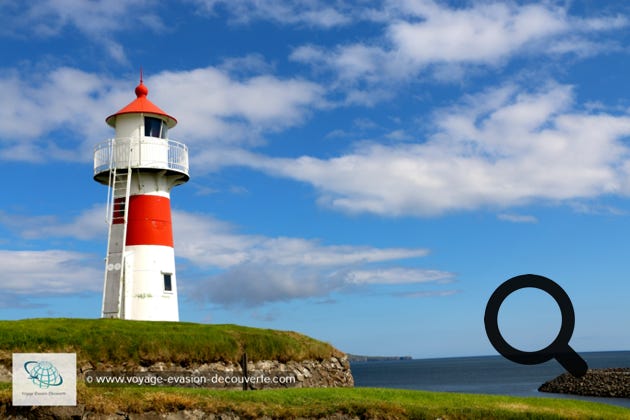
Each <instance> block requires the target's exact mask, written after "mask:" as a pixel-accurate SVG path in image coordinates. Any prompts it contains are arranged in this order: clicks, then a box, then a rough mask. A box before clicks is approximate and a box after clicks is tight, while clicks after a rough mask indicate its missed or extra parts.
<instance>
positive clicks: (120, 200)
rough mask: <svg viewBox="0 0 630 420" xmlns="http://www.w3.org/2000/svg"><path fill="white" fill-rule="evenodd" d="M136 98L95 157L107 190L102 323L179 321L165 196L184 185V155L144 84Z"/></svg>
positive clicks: (114, 120) (113, 120) (170, 122)
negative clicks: (109, 319) (169, 132)
mask: <svg viewBox="0 0 630 420" xmlns="http://www.w3.org/2000/svg"><path fill="white" fill-rule="evenodd" d="M135 92H136V96H137V98H136V99H135V100H134V101H133V102H131V103H130V104H129V105H127V106H126V107H124V108H122V109H121V110H120V111H118V112H117V113H115V114H113V115H110V116H109V117H107V119H106V120H105V121H106V122H107V124H109V125H110V126H112V127H113V128H114V129H115V130H116V134H115V137H114V138H113V139H110V140H107V141H105V142H103V143H100V144H98V145H97V146H96V148H95V151H94V179H95V180H96V181H97V182H99V183H101V184H104V185H107V186H109V190H108V200H107V201H108V206H107V218H108V225H109V234H108V244H107V258H106V262H105V284H104V287H103V310H102V316H103V318H121V319H136V320H150V321H179V309H178V305H177V277H176V275H175V252H174V248H173V228H172V225H171V206H170V191H171V188H173V187H174V186H176V185H180V184H183V183H185V182H187V181H188V179H189V176H188V148H187V147H186V146H185V145H184V144H182V143H179V142H176V141H174V140H170V139H169V138H168V130H169V129H170V128H173V127H174V126H175V124H177V120H175V118H173V117H172V116H170V115H168V114H167V113H165V112H164V111H162V110H161V109H160V108H158V107H157V106H156V105H154V104H153V103H152V102H151V101H149V100H148V99H147V95H148V93H149V90H148V89H147V87H146V86H145V85H144V84H143V82H142V76H140V84H139V85H138V86H137V87H136V90H135Z"/></svg>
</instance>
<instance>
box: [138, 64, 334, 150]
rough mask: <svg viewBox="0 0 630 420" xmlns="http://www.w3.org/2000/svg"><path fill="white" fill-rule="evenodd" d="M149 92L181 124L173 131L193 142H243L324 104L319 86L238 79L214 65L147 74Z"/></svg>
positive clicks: (287, 124) (295, 121)
mask: <svg viewBox="0 0 630 420" xmlns="http://www.w3.org/2000/svg"><path fill="white" fill-rule="evenodd" d="M147 85H148V86H149V89H150V93H149V94H150V97H151V99H152V100H153V101H155V103H156V104H165V105H164V107H166V104H168V110H166V109H165V111H167V112H169V113H171V114H172V115H174V116H175V117H176V118H178V120H179V122H180V123H181V125H180V126H178V127H177V128H176V129H175V130H177V134H175V132H173V135H176V136H182V137H183V138H186V139H190V140H192V141H193V142H194V141H201V140H203V141H208V139H210V141H215V142H216V141H224V142H234V141H237V142H240V141H242V140H243V139H252V138H253V139H257V137H258V136H259V135H260V134H261V133H263V132H268V131H277V130H281V129H285V128H287V127H290V126H293V125H295V124H298V123H300V122H301V121H302V120H303V119H304V118H305V116H306V115H307V113H308V111H309V109H311V108H316V107H318V106H323V105H324V103H323V98H322V97H323V94H324V90H323V88H322V87H321V86H319V85H317V84H315V83H312V82H309V81H306V80H302V79H298V78H291V79H279V78H277V77H274V76H271V75H259V76H253V77H250V78H248V79H244V80H235V79H232V78H231V76H230V75H229V74H227V73H225V72H223V71H221V70H218V69H216V68H213V67H208V68H202V69H196V70H192V71H182V72H171V71H165V72H162V73H160V74H157V75H155V76H152V77H150V78H149V79H148V81H147Z"/></svg>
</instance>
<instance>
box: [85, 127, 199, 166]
mask: <svg viewBox="0 0 630 420" xmlns="http://www.w3.org/2000/svg"><path fill="white" fill-rule="evenodd" d="M129 166H131V167H132V168H156V169H170V170H173V171H177V172H183V173H184V174H186V175H188V147H186V145H185V144H183V143H180V142H178V141H175V140H167V139H158V138H155V137H146V136H143V137H140V138H137V137H132V138H130V137H126V138H114V139H109V140H106V141H104V142H102V143H99V144H97V145H96V147H95V148H94V174H95V175H96V174H99V173H101V172H105V171H108V170H111V169H114V168H127V167H129Z"/></svg>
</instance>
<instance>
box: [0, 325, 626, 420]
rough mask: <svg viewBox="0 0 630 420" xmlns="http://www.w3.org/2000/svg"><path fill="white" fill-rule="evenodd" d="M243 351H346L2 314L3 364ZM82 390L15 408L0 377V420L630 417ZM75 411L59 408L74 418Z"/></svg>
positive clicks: (455, 404) (294, 392)
mask: <svg viewBox="0 0 630 420" xmlns="http://www.w3.org/2000/svg"><path fill="white" fill-rule="evenodd" d="M245 351H246V352H247V354H248V356H249V359H250V360H253V361H256V360H274V359H275V360H280V361H288V360H305V359H325V358H328V357H331V356H340V355H341V353H340V352H339V351H338V350H336V349H335V348H333V347H332V346H331V345H329V344H327V343H323V342H321V341H317V340H314V339H312V338H309V337H306V336H304V335H302V334H298V333H295V332H288V331H275V330H265V329H257V328H248V327H241V326H236V325H203V324H192V323H172V322H145V321H121V320H112V319H28V320H20V321H0V363H2V364H4V365H5V366H10V364H11V354H12V353H13V352H76V353H77V359H78V361H88V362H91V363H99V362H100V363H127V364H129V363H136V364H153V363H157V362H174V363H178V364H182V365H186V364H188V363H201V362H208V361H231V362H237V361H238V360H239V359H240V357H241V355H242V354H243V352H245ZM77 392H78V395H77V397H78V402H79V406H77V407H74V408H71V407H59V408H55V407H39V408H36V409H33V408H31V407H11V384H10V383H0V417H5V416H6V415H9V414H20V415H29V416H31V417H30V418H34V417H38V416H40V415H41V416H45V415H48V414H50V413H49V412H48V411H46V410H48V409H50V410H53V411H54V410H56V409H66V408H67V409H68V410H70V411H71V410H84V411H85V412H89V413H93V414H105V415H112V414H116V413H129V414H130V418H134V417H135V416H134V414H135V413H136V414H139V415H140V416H141V417H142V416H145V417H142V418H148V417H146V416H147V415H149V416H154V415H156V414H158V413H169V412H179V411H182V410H202V411H203V412H205V413H215V414H229V415H238V416H241V417H242V418H257V417H261V416H268V417H271V418H296V417H302V418H320V417H327V416H335V415H339V414H341V415H344V416H348V417H355V416H356V417H358V418H383V419H389V418H396V419H406V418H417V419H424V418H443V419H470V418H472V419H487V418H495V419H503V418H510V419H518V418H522V419H532V418H536V419H539V418H540V419H560V418H578V419H581V418H591V419H594V418H602V419H616V418H625V419H630V410H628V409H624V408H620V407H614V406H609V405H603V404H596V403H588V402H583V401H574V400H564V399H563V400H555V399H548V398H518V397H506V396H490V395H469V394H455V393H438V392H423V391H407V390H394V389H370V388H354V389H348V388H328V389H322V388H313V389H282V390H262V391H250V392H243V391H225V390H209V389H185V388H154V387H146V386H143V387H138V386H136V385H133V386H130V387H116V388H111V389H107V388H102V387H88V386H86V384H85V383H83V382H81V381H79V383H78V386H77ZM33 410H36V411H33ZM37 410H40V411H37ZM70 411H68V412H66V411H62V412H61V413H62V414H63V415H61V414H59V413H58V414H59V415H61V417H63V418H65V417H70V414H69V413H70ZM38 413H39V414H38ZM47 413H48V414H47ZM147 413H148V414H147ZM48 417H51V416H50V415H48ZM53 417H54V416H53ZM78 417H81V414H80V413H79V414H78ZM51 418H52V417H51Z"/></svg>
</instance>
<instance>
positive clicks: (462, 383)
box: [351, 351, 630, 408]
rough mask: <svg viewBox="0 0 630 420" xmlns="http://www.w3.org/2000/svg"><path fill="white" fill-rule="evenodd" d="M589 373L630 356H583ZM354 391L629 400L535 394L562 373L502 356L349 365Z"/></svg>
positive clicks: (555, 366) (623, 363)
mask: <svg viewBox="0 0 630 420" xmlns="http://www.w3.org/2000/svg"><path fill="white" fill-rule="evenodd" d="M580 356H582V358H583V359H584V360H586V362H587V363H588V366H589V368H612V367H630V351H609V352H586V353H580ZM351 368H352V375H353V376H354V382H355V386H356V387H377V388H399V389H416V390H425V391H440V392H462V393H472V394H495V395H513V396H521V397H542V398H569V399H576V400H585V401H595V402H601V403H605V404H612V405H619V406H622V407H628V408H630V399H627V398H598V397H582V396H576V395H566V394H552V393H547V392H538V387H539V386H540V385H542V384H543V383H544V382H546V381H549V380H551V379H553V378H555V377H556V376H558V375H560V374H562V373H564V372H565V371H564V369H563V368H562V366H560V364H559V363H558V362H557V361H556V360H554V359H552V360H550V361H548V362H546V363H542V364H539V365H530V366H527V365H519V364H517V363H513V362H510V361H509V360H507V359H505V358H503V357H501V356H478V357H452V358H442V359H412V360H388V361H370V362H353V363H351Z"/></svg>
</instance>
